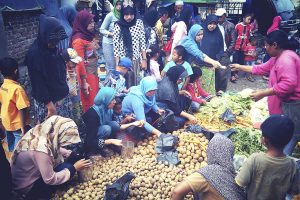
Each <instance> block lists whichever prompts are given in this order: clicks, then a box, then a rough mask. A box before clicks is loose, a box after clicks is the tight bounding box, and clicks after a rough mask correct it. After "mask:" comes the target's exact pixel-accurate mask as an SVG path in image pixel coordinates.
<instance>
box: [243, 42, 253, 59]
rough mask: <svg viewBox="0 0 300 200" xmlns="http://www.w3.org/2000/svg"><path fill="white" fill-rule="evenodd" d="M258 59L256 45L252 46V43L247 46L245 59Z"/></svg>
mask: <svg viewBox="0 0 300 200" xmlns="http://www.w3.org/2000/svg"><path fill="white" fill-rule="evenodd" d="M254 60H256V46H252V45H251V44H250V43H249V44H248V45H247V46H246V48H245V61H254Z"/></svg>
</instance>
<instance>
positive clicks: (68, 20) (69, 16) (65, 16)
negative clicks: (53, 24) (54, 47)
mask: <svg viewBox="0 0 300 200" xmlns="http://www.w3.org/2000/svg"><path fill="white" fill-rule="evenodd" d="M76 14H77V11H76V9H75V7H74V6H71V5H66V6H63V7H61V8H60V9H59V10H58V14H57V17H56V18H57V19H58V21H59V22H60V24H61V25H62V26H63V27H64V29H65V32H66V34H67V36H68V37H67V38H66V39H64V40H62V41H60V42H59V43H58V50H59V51H60V52H62V51H63V50H65V49H67V48H69V46H70V40H71V37H72V31H73V29H72V27H73V22H74V19H75V17H76Z"/></svg>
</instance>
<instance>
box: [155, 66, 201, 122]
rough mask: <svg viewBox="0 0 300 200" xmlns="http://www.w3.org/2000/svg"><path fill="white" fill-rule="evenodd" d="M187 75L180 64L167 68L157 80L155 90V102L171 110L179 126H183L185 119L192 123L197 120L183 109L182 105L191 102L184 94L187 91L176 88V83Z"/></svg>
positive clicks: (184, 105)
mask: <svg viewBox="0 0 300 200" xmlns="http://www.w3.org/2000/svg"><path fill="white" fill-rule="evenodd" d="M187 76H188V74H187V72H186V70H185V69H184V68H183V67H182V66H181V65H177V66H174V67H172V68H170V69H169V70H168V72H167V74H166V76H165V77H164V78H163V79H162V80H161V81H160V82H159V84H158V90H157V102H158V103H157V104H158V105H159V106H160V107H161V108H164V109H170V110H172V111H173V112H174V114H175V119H176V121H177V122H178V123H179V126H180V127H183V126H184V123H185V122H186V121H187V120H189V121H191V122H193V123H196V122H197V119H196V118H195V117H194V116H193V115H191V114H189V113H187V112H185V111H184V107H186V105H187V104H188V105H190V104H191V100H190V99H188V98H187V97H185V96H184V95H187V93H188V92H187V91H186V90H180V91H179V90H178V84H180V83H181V82H182V80H184V79H185V78H186V77H187ZM187 107H189V106H187Z"/></svg>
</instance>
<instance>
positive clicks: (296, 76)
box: [231, 30, 300, 155]
mask: <svg viewBox="0 0 300 200" xmlns="http://www.w3.org/2000/svg"><path fill="white" fill-rule="evenodd" d="M289 44H290V41H289V39H288V35H287V34H286V33H285V32H283V31H281V30H275V31H273V32H271V33H269V34H268V35H267V38H266V41H265V46H266V51H267V53H268V54H269V55H270V56H271V59H270V60H268V61H267V62H266V63H263V64H260V65H254V66H246V65H239V64H232V65H231V68H232V69H233V70H236V71H239V70H240V71H245V72H251V73H252V74H256V75H269V87H268V89H264V90H256V91H254V92H253V93H252V94H251V98H252V99H253V100H255V101H258V100H260V99H262V98H264V97H266V96H267V97H268V108H269V112H270V114H271V115H272V114H282V113H283V114H285V115H287V116H289V117H290V118H291V119H292V120H293V122H294V123H295V125H296V127H295V131H294V137H293V138H292V140H291V141H290V143H289V144H288V145H287V146H286V147H285V150H284V152H285V153H286V154H287V155H290V154H291V153H292V151H293V149H294V147H295V145H296V142H297V140H298V141H299V138H300V81H299V80H300V58H299V56H298V55H297V54H296V53H295V52H294V51H292V50H289V49H290V47H289V46H290V45H289Z"/></svg>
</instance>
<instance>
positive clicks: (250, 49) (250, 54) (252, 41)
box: [244, 36, 257, 82]
mask: <svg viewBox="0 0 300 200" xmlns="http://www.w3.org/2000/svg"><path fill="white" fill-rule="evenodd" d="M244 55H245V65H250V66H253V65H255V61H256V57H257V53H256V38H255V37H254V36H251V37H250V38H249V43H248V44H247V46H246V47H245V52H244ZM246 77H247V79H248V81H250V82H254V81H255V80H254V78H253V76H252V74H251V73H246Z"/></svg>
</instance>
